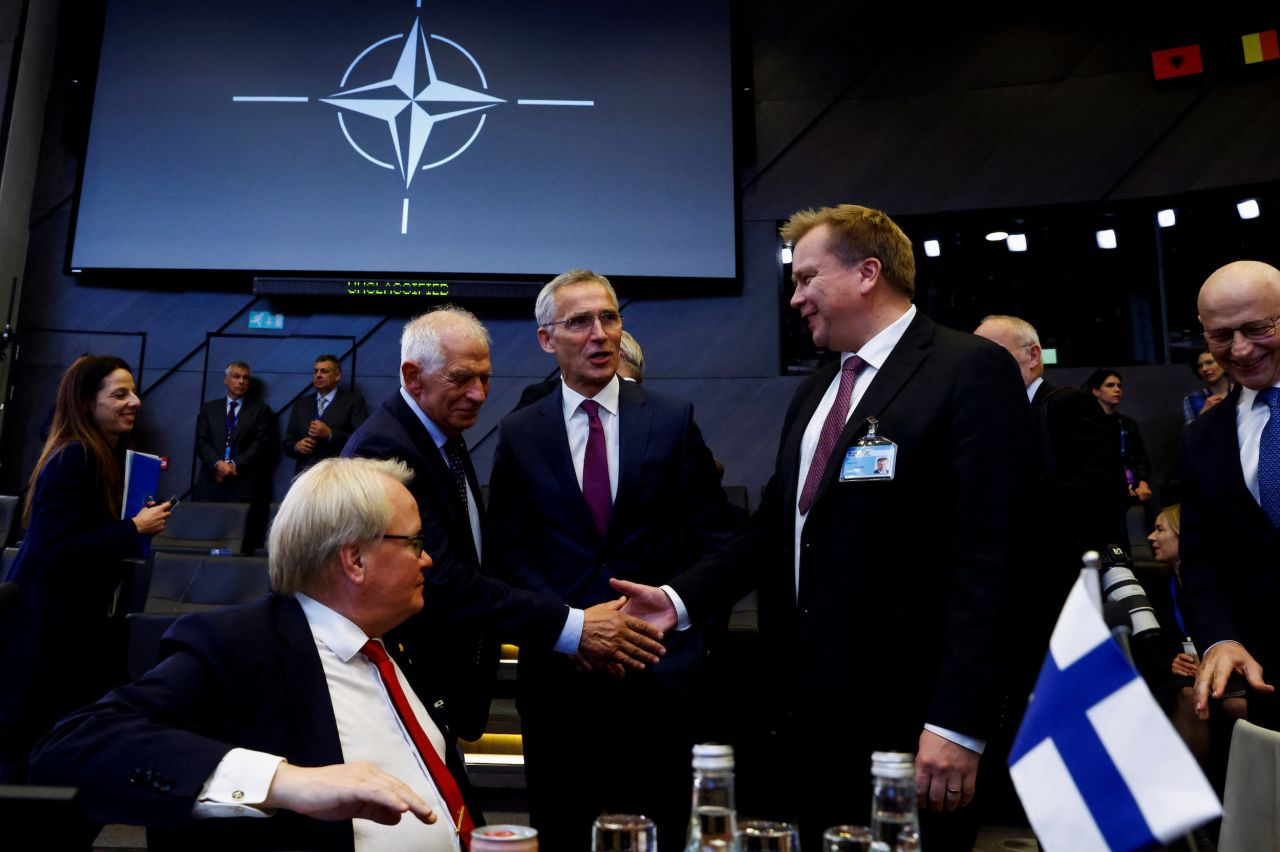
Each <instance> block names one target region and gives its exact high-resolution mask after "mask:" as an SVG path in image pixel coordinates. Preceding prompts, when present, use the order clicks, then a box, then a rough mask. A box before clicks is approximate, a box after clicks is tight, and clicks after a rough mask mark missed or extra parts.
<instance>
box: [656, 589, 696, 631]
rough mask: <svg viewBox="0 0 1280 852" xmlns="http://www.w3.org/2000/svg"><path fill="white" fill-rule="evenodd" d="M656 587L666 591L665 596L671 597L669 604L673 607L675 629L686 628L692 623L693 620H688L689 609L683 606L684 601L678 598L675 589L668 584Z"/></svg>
mask: <svg viewBox="0 0 1280 852" xmlns="http://www.w3.org/2000/svg"><path fill="white" fill-rule="evenodd" d="M658 588H659V589H662V591H664V592H666V593H667V597H669V598H671V605H672V606H673V607H675V610H676V631H677V632H679V631H681V630H688V629H689V628H690V627H691V626H692V625H693V622H691V621H690V620H689V610H688V609H686V608H685V605H684V601H682V600H680V596H679V595H678V594H676V590H675V589H673V588H671V587H670V586H659V587H658Z"/></svg>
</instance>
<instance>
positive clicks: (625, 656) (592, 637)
mask: <svg viewBox="0 0 1280 852" xmlns="http://www.w3.org/2000/svg"><path fill="white" fill-rule="evenodd" d="M609 583H610V585H612V586H613V588H614V591H616V592H619V593H620V594H621V597H619V598H617V599H616V600H612V601H605V602H604V603H601V604H596V605H595V606H593V607H589V608H588V609H586V610H585V611H584V619H583V624H582V639H581V640H580V641H579V643H578V653H576V654H574V655H573V656H572V659H573V661H574V665H576V666H577V667H578V668H579V669H581V670H582V671H604V672H607V673H608V674H610V675H612V676H613V677H615V678H618V679H621V678H622V677H623V676H624V675H625V674H626V670H627V669H629V668H630V669H643V668H645V667H646V666H651V665H656V664H657V662H658V659H659V658H660V657H661V656H662V655H663V654H665V653H666V649H665V648H664V647H663V646H662V636H663V633H664V632H665V631H667V630H670V629H671V628H673V627H675V626H676V609H675V606H674V605H673V604H672V603H671V599H670V598H669V597H667V593H666V592H664V591H662V589H659V588H657V587H655V586H643V585H640V584H639V583H629V582H627V581H626V580H618V579H616V578H615V579H613V580H610V581H609Z"/></svg>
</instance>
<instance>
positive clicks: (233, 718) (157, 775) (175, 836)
mask: <svg viewBox="0 0 1280 852" xmlns="http://www.w3.org/2000/svg"><path fill="white" fill-rule="evenodd" d="M389 647H391V646H389ZM161 652H162V654H164V655H165V658H164V659H163V660H162V661H161V662H160V664H159V665H158V666H156V667H155V668H154V669H152V670H151V671H150V672H148V673H147V674H146V675H144V676H143V677H142V678H140V679H139V680H138V681H136V682H134V683H132V684H130V685H128V686H123V687H121V688H119V689H117V690H115V691H113V692H111V693H109V694H108V695H106V696H105V697H103V698H102V699H101V700H100V701H99V702H98V703H97V704H95V705H93V706H91V707H86V708H84V709H83V710H80V711H79V712H77V713H75V714H73V715H71V716H69V717H68V718H66V719H64V720H63V721H62V723H61V724H60V725H59V726H58V727H57V728H56V729H55V730H54V732H53V733H52V734H50V736H49V737H48V739H46V740H45V741H44V742H43V743H42V744H41V745H40V747H39V748H38V749H37V751H36V754H35V756H34V758H33V760H32V770H31V771H32V779H33V781H34V782H35V783H43V784H65V785H74V786H78V787H80V797H81V798H80V801H81V803H82V805H83V806H84V809H85V811H86V813H87V814H88V815H89V816H90V817H91V818H92V819H94V820H97V821H101V822H106V823H114V822H123V823H131V824H145V825H147V826H148V829H149V830H148V846H149V848H152V849H159V848H172V849H310V850H330V849H335V850H347V849H351V848H352V843H353V840H352V831H351V823H350V822H349V821H348V822H337V823H330V822H320V821H318V820H313V819H310V818H308V817H304V816H301V815H299V814H296V813H292V812H290V811H280V812H278V813H277V814H276V815H275V816H273V817H271V818H269V819H236V818H228V819H207V820H193V819H191V808H192V806H193V805H194V803H195V797H196V795H197V794H198V793H199V792H200V789H201V787H202V786H203V784H204V782H205V780H206V779H207V778H208V777H209V775H211V774H212V773H213V770H214V769H215V768H216V767H217V765H218V762H219V761H221V760H222V758H223V756H224V755H225V754H226V753H227V752H228V751H230V750H231V749H232V748H233V747H241V748H248V749H256V750H258V751H264V752H268V753H270V754H278V755H280V756H282V757H284V758H285V759H287V760H288V761H289V762H290V763H292V764H296V765H299V766H327V765H330V764H335V763H342V762H343V757H342V747H341V744H340V742H339V739H338V728H337V723H336V722H335V720H334V714H333V704H332V702H331V701H330V699H329V691H328V687H327V686H326V682H325V675H324V668H323V666H322V664H321V662H320V656H319V654H318V653H317V652H316V646H315V640H314V638H312V635H311V630H310V627H309V626H308V624H307V620H306V616H305V615H303V612H302V608H301V607H300V606H299V605H298V602H297V600H295V599H294V598H292V597H280V596H277V595H269V596H267V597H265V598H262V599H261V600H258V601H256V602H254V603H251V604H244V605H242V606H236V607H227V608H224V609H219V610H213V611H209V612H202V613H196V614H193V615H189V616H186V617H185V618H182V619H180V620H179V621H177V622H175V623H174V625H173V626H172V627H171V628H169V631H168V632H167V633H166V634H165V638H164V640H163V644H162V648H161ZM397 662H399V663H400V664H401V665H402V666H407V665H408V662H407V661H405V660H404V659H403V658H398V659H397ZM407 673H408V672H407V670H406V675H407ZM420 697H421V696H420ZM424 704H426V706H427V707H428V710H430V707H431V705H430V704H429V703H427V702H424ZM433 718H434V717H433ZM437 724H439V721H438V720H437ZM441 728H442V730H443V731H444V732H445V735H446V739H447V740H448V741H449V743H450V746H449V747H448V748H446V750H445V752H446V758H447V763H448V765H449V770H450V772H452V773H453V775H454V777H455V778H456V779H457V780H458V783H459V784H460V785H465V784H466V772H465V770H464V767H463V766H462V764H461V761H460V760H459V759H458V758H457V755H456V749H455V748H453V747H452V742H453V741H452V739H451V738H450V737H449V734H448V730H447V728H445V727H444V726H443V725H442V726H441ZM462 789H463V796H464V798H465V797H466V796H467V794H468V793H469V792H470V791H469V790H468V788H467V787H466V786H463V787H462Z"/></svg>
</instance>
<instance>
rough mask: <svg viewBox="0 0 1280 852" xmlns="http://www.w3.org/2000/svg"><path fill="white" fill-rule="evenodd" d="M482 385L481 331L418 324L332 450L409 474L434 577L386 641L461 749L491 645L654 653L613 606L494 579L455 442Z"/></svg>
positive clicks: (474, 414) (491, 667) (644, 657)
mask: <svg viewBox="0 0 1280 852" xmlns="http://www.w3.org/2000/svg"><path fill="white" fill-rule="evenodd" d="M489 375H490V362H489V332H488V331H487V330H486V329H485V327H484V326H483V325H481V323H480V321H479V320H478V319H476V318H475V316H473V315H472V314H471V313H470V312H469V311H466V310H463V309H462V308H458V307H455V306H452V305H447V306H444V307H442V308H438V309H436V310H433V311H430V312H428V313H426V314H423V315H422V316H419V317H417V318H416V319H414V320H412V321H411V322H409V323H408V324H406V325H405V327H404V331H403V333H402V334H401V337H400V389H399V391H398V392H397V393H395V394H393V395H392V396H391V397H390V398H389V399H388V400H386V401H385V402H384V403H383V404H382V405H381V406H380V407H379V408H378V409H377V410H376V411H374V412H373V414H372V415H370V417H369V419H368V420H366V421H365V422H364V423H363V424H362V425H361V427H360V428H359V429H357V430H356V432H355V434H353V435H352V436H351V440H350V441H348V442H347V446H346V447H345V448H344V449H343V451H342V454H343V455H344V456H363V457H367V458H382V459H389V458H395V459H400V460H401V461H404V462H405V463H406V464H408V465H409V467H410V469H411V470H412V471H413V472H414V479H413V481H412V482H411V483H410V485H409V490H410V491H411V492H412V493H413V496H414V499H415V500H417V502H418V508H419V510H420V511H421V512H422V524H423V535H424V536H425V537H426V541H427V551H428V552H429V553H430V555H431V560H432V562H433V563H434V564H435V567H434V568H433V569H432V570H431V572H430V573H429V574H428V575H427V583H428V585H429V587H430V588H429V592H428V595H427V606H426V608H425V609H424V610H423V613H422V615H420V616H417V617H415V618H412V619H410V620H409V621H408V622H407V623H406V624H405V625H404V626H403V627H401V628H400V629H399V630H397V631H396V632H395V635H394V637H393V638H394V639H395V640H396V641H397V642H401V641H402V642H403V643H404V644H405V645H406V647H407V648H408V650H409V652H410V653H411V654H413V655H415V662H416V663H417V666H415V669H416V670H417V671H419V672H420V674H419V675H418V676H417V677H418V679H417V680H415V682H414V687H415V689H417V690H418V692H419V694H421V695H422V696H423V697H424V698H429V699H430V700H431V701H432V703H433V704H434V703H435V702H437V701H439V702H442V707H443V715H444V718H445V719H446V720H447V721H448V722H449V724H450V726H451V727H452V728H453V730H454V733H456V734H457V735H458V736H460V737H461V738H463V739H469V740H474V739H477V738H479V736H480V735H481V734H482V733H484V730H485V725H486V723H487V722H488V717H489V702H490V697H491V695H492V690H493V682H494V678H495V676H496V670H497V664H498V650H499V644H500V643H499V639H501V640H505V641H514V642H517V643H518V644H519V645H520V646H521V647H522V648H525V647H530V648H545V649H548V651H549V652H550V650H551V649H552V648H554V649H555V650H556V651H561V652H564V653H575V652H576V653H579V654H581V655H583V656H584V657H588V658H591V659H593V660H595V661H596V662H598V663H600V664H605V663H617V664H622V663H624V662H625V663H626V664H628V665H634V666H641V667H643V666H644V665H646V664H650V663H653V662H656V661H657V656H655V653H661V650H662V649H661V645H660V644H659V643H657V642H656V641H654V639H653V638H652V637H654V636H656V635H657V631H655V630H652V629H650V628H649V627H648V625H646V624H644V622H642V621H640V620H639V619H636V618H625V617H624V616H623V615H622V614H621V613H620V612H619V611H618V604H617V603H616V602H614V603H609V604H602V605H601V606H597V607H592V608H590V609H588V610H586V611H585V612H584V611H583V610H571V609H569V608H568V607H566V606H565V605H564V603H563V602H561V601H560V600H558V599H553V598H550V597H547V596H543V595H537V594H531V593H529V592H526V591H523V590H521V589H515V588H512V587H511V586H509V585H507V584H506V583H503V582H501V581H500V580H497V579H494V578H493V576H492V575H494V574H495V573H496V572H495V571H493V570H492V569H489V566H490V565H491V564H492V562H493V556H492V553H491V550H492V545H491V544H490V542H489V534H488V520H487V518H486V513H485V507H484V504H483V503H482V502H481V499H480V498H481V491H480V483H479V480H478V479H477V478H476V473H475V469H474V467H473V466H472V464H471V456H470V454H469V452H468V451H467V446H466V442H465V441H464V440H463V437H462V433H463V432H464V431H465V430H467V429H469V428H471V427H472V426H474V425H475V423H476V420H477V419H478V418H479V415H480V409H481V406H483V405H484V402H485V399H486V398H487V397H488V394H489ZM486 569H488V570H486Z"/></svg>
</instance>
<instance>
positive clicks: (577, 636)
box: [556, 607, 587, 654]
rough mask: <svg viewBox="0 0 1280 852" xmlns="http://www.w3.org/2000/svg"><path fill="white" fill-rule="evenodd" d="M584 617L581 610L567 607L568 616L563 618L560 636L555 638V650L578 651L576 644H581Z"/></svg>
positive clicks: (562, 652)
mask: <svg viewBox="0 0 1280 852" xmlns="http://www.w3.org/2000/svg"><path fill="white" fill-rule="evenodd" d="M586 618H587V616H586V614H585V613H584V612H583V611H582V610H580V609H575V608H573V607H569V617H568V618H566V619H565V620H564V628H563V629H562V630H561V631H560V638H559V639H557V640H556V651H558V652H559V653H561V654H576V653H578V646H579V645H580V644H582V625H583V623H584V622H585V621H586Z"/></svg>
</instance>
